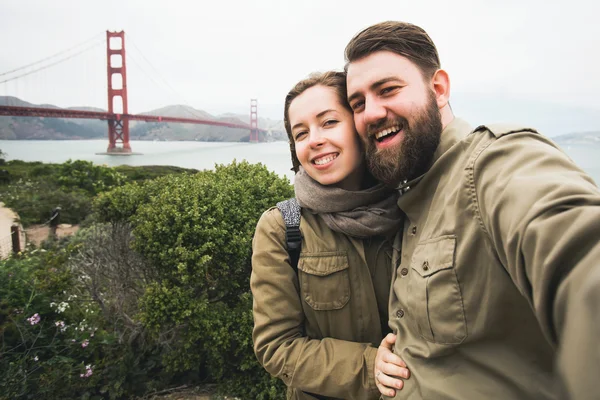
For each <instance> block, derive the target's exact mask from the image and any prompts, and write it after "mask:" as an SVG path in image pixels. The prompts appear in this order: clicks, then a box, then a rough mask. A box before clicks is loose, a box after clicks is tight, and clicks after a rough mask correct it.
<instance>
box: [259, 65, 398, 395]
mask: <svg viewBox="0 0 600 400" xmlns="http://www.w3.org/2000/svg"><path fill="white" fill-rule="evenodd" d="M345 99H346V76H345V74H344V73H341V72H327V73H324V74H319V75H313V76H311V77H310V78H308V79H306V80H304V81H301V82H299V83H298V84H297V85H296V86H295V87H294V88H293V89H292V90H291V91H290V92H289V94H288V95H287V97H286V100H285V108H284V110H285V111H284V114H285V126H286V130H287V133H288V137H289V140H290V149H291V154H292V164H293V169H294V170H295V171H296V177H295V185H294V186H295V192H296V199H297V201H298V203H299V204H300V205H301V206H302V210H301V219H300V231H301V233H302V248H301V252H300V257H299V261H298V270H297V271H296V270H295V269H294V268H293V266H292V263H291V262H290V256H289V254H288V250H287V248H286V226H285V223H284V221H283V218H282V215H281V213H280V212H279V210H278V209H277V208H272V209H269V210H267V211H266V212H265V213H264V214H263V216H262V217H261V219H260V221H259V222H258V225H257V227H256V233H255V235H254V242H253V255H252V276H251V279H250V286H251V289H252V293H253V295H254V309H253V311H254V331H253V340H254V350H255V352H256V355H257V357H258V360H259V361H260V363H261V364H262V365H263V366H264V368H265V369H266V370H267V371H268V372H270V373H271V374H272V375H273V376H276V377H278V378H280V379H282V380H283V381H284V383H285V384H286V385H287V386H288V398H291V399H296V400H300V399H322V398H337V399H340V398H343V399H377V398H378V397H379V391H378V389H377V387H376V384H375V379H374V372H373V368H374V363H375V355H376V352H377V346H378V345H379V343H380V342H381V340H382V338H383V337H384V336H385V333H387V332H388V328H387V323H386V321H387V318H388V312H387V300H388V296H389V288H390V278H391V268H392V266H391V262H390V261H391V260H390V258H389V254H390V250H391V241H390V239H391V236H392V235H393V234H394V233H395V232H396V231H397V230H398V227H399V226H400V224H401V217H400V213H399V212H398V207H397V206H396V195H395V193H394V191H392V190H390V189H387V188H385V187H384V186H383V185H381V184H377V182H375V181H374V180H373V178H372V177H371V175H370V174H368V172H367V171H366V169H365V165H364V164H365V163H364V153H363V150H362V142H361V141H360V138H359V136H358V135H357V132H356V129H355V127H354V122H353V117H352V112H351V110H350V106H349V105H348V103H347V102H346V100H345ZM399 375H400V376H408V371H407V370H406V369H401V371H400V373H399ZM399 384H400V387H399V388H401V387H402V386H401V385H402V382H401V381H399Z"/></svg>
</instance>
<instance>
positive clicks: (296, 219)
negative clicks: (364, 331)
mask: <svg viewBox="0 0 600 400" xmlns="http://www.w3.org/2000/svg"><path fill="white" fill-rule="evenodd" d="M277 208H278V209H279V211H280V212H281V215H282V216H283V221H284V222H285V242H286V244H287V250H288V254H289V255H290V263H291V264H292V268H293V269H294V271H295V272H296V273H298V260H299V259H300V250H301V249H302V234H301V233H300V216H301V213H300V211H301V208H300V204H298V200H296V198H292V199H287V200H284V201H280V202H279V203H277ZM300 392H301V393H306V394H308V395H310V396H312V397H314V398H315V399H317V400H325V399H326V397H324V396H321V395H318V394H315V393H309V392H303V391H300Z"/></svg>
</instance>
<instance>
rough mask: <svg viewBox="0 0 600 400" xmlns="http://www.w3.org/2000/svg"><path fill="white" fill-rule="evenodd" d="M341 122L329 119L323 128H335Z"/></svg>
mask: <svg viewBox="0 0 600 400" xmlns="http://www.w3.org/2000/svg"><path fill="white" fill-rule="evenodd" d="M338 122H339V121H337V120H335V119H328V120H327V121H325V123H324V124H323V126H334V125H336V124H337V123H338Z"/></svg>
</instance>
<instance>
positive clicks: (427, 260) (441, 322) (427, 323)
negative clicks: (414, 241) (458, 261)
mask: <svg viewBox="0 0 600 400" xmlns="http://www.w3.org/2000/svg"><path fill="white" fill-rule="evenodd" d="M455 248H456V237H455V236H442V237H439V238H436V239H431V240H428V241H425V242H422V243H419V244H418V245H417V247H416V248H415V252H414V253H413V257H412V259H411V263H410V267H411V270H412V272H411V277H410V280H409V282H408V304H409V307H410V310H411V314H412V316H413V318H414V319H415V321H416V324H417V327H418V330H419V334H420V335H421V337H423V338H424V339H425V340H427V341H430V342H433V343H439V344H458V343H460V342H462V341H463V340H464V339H465V338H466V337H467V327H466V322H465V312H464V307H463V298H462V293H461V290H460V285H459V284H458V278H457V276H456V270H455V268H454V250H455Z"/></svg>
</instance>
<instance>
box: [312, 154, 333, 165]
mask: <svg viewBox="0 0 600 400" xmlns="http://www.w3.org/2000/svg"><path fill="white" fill-rule="evenodd" d="M336 158H337V154H331V155H329V156H325V157H322V158H319V159H318V160H315V164H317V165H323V164H327V163H328V162H331V161H333V160H335V159H336Z"/></svg>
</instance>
